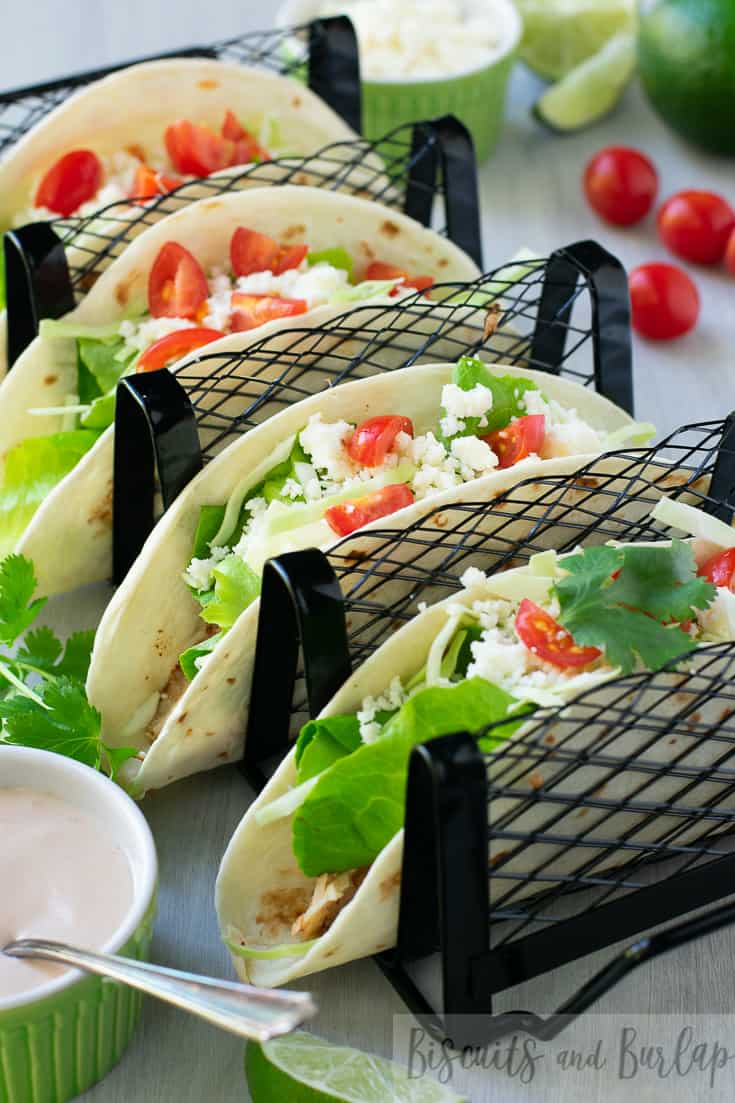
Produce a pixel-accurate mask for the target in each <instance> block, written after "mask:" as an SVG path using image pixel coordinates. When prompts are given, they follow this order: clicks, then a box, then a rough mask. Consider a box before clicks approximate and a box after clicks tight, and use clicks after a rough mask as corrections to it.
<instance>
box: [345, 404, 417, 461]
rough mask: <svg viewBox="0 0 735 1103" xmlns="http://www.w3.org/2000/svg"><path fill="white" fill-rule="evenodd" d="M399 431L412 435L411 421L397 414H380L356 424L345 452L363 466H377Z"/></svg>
mask: <svg viewBox="0 0 735 1103" xmlns="http://www.w3.org/2000/svg"><path fill="white" fill-rule="evenodd" d="M399 433H408V435H409V436H410V437H412V436H413V422H412V421H411V419H410V418H409V417H401V416H400V415H398V414H381V415H380V416H379V417H371V418H368V420H367V421H363V423H362V424H361V425H358V426H357V428H356V429H355V431H354V433H353V434H352V436H351V437H350V442H349V444H348V445H347V454H348V455H349V457H350V459H352V460H354V461H355V463H360V464H362V466H363V467H379V466H380V464H381V463H382V462H383V460H384V459H385V457H386V456H387V455H388V453H389V452H390V450H391V448H392V447H393V445H394V444H395V440H396V437H397V436H398V434H399Z"/></svg>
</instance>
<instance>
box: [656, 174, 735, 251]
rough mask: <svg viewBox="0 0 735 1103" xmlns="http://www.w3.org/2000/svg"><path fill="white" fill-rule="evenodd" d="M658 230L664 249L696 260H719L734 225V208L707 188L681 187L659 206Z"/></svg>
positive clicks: (734, 227)
mask: <svg viewBox="0 0 735 1103" xmlns="http://www.w3.org/2000/svg"><path fill="white" fill-rule="evenodd" d="M656 221H657V223H658V232H659V234H660V236H661V240H662V241H663V243H664V245H665V246H666V248H667V249H670V250H671V252H672V253H676V255H677V256H678V257H683V258H684V260H691V261H694V263H695V264H719V262H720V261H721V260H722V258H723V257H724V255H725V249H726V248H727V241H728V238H729V237H730V234H731V233H732V232H733V230H734V229H735V211H733V209H732V207H731V206H730V204H729V203H727V202H726V201H725V200H724V199H722V198H721V196H719V195H715V194H714V193H713V192H709V191H680V192H678V193H677V194H676V195H672V196H671V198H670V199H667V200H666V202H665V203H664V204H663V206H662V207H661V210H660V211H659V212H658V217H657V220H656Z"/></svg>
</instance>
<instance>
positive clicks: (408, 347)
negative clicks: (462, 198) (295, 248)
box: [113, 242, 633, 582]
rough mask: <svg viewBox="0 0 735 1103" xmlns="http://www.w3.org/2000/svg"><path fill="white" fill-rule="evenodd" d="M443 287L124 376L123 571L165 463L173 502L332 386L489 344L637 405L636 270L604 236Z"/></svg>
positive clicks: (118, 451)
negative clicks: (248, 441) (631, 310)
mask: <svg viewBox="0 0 735 1103" xmlns="http://www.w3.org/2000/svg"><path fill="white" fill-rule="evenodd" d="M436 294H437V298H436V299H432V300H428V299H425V298H424V297H423V296H422V295H421V294H420V293H416V294H414V295H410V296H407V297H406V298H401V299H397V300H396V301H395V304H391V305H386V304H385V303H383V304H371V303H369V302H367V303H364V304H361V305H359V306H357V307H355V308H354V309H352V310H350V311H349V312H346V313H345V314H343V315H340V316H339V317H337V318H334V319H332V320H331V321H329V322H328V323H327V324H326V325H324V326H319V327H315V328H306V327H303V326H294V327H292V328H288V329H285V330H283V331H281V332H279V333H277V334H273V335H271V336H270V337H267V338H261V339H260V340H255V341H254V342H253V343H252V344H251V345H249V346H248V347H247V348H245V349H244V350H243V351H242V352H240V353H237V354H229V355H219V356H218V355H216V354H215V355H211V354H210V355H209V356H207V355H202V356H200V357H197V358H196V359H195V360H194V361H192V362H191V363H190V364H189V365H187V366H186V367H184V368H182V369H179V370H178V371H177V373H176V377H175V378H174V377H173V376H172V375H171V373H170V372H168V371H167V370H165V369H164V370H163V371H161V372H152V373H146V374H143V375H134V376H129V377H127V378H125V379H123V380H121V382H120V384H119V385H118V399H117V410H116V421H115V461H114V496H113V549H114V554H113V560H114V579H115V581H116V582H120V581H121V580H122V579H123V578H124V576H125V574H126V572H127V570H128V568H129V566H130V565H131V563H132V562H133V560H134V559H135V557H136V556H137V554H138V552H139V551H140V548H141V547H142V545H143V543H144V541H145V539H146V537H147V536H148V533H149V532H150V530H151V529H152V527H153V523H154V509H153V501H154V486H153V477H152V474H153V472H157V476H158V486H159V487H160V491H161V496H162V499H163V505H164V508H165V507H167V506H168V505H169V504H170V503H171V502H172V501H173V500H174V498H175V497H176V495H177V494H178V493H180V491H181V490H182V489H183V487H184V486H185V485H186V483H187V482H188V481H189V479H191V478H192V477H193V476H194V475H195V474H196V473H197V472H198V471H199V470H200V469H201V467H202V465H203V464H205V463H207V462H208V461H209V460H210V459H212V458H213V457H214V456H215V455H217V454H218V453H219V452H221V451H222V449H223V448H224V447H225V446H226V445H228V444H230V443H232V442H233V441H234V440H237V439H238V438H239V437H240V436H241V434H242V433H243V432H246V431H247V430H248V429H251V428H253V427H254V426H256V425H258V424H260V423H261V422H262V421H264V420H265V419H266V418H267V417H270V416H272V415H273V414H275V413H277V412H279V411H280V410H282V409H284V408H286V407H288V406H290V405H291V404H293V403H294V402H298V401H300V400H301V399H303V398H306V397H308V396H310V395H312V394H316V393H318V392H319V391H320V390H323V389H324V387H325V385H327V386H330V387H331V386H335V385H336V384H338V383H342V382H344V381H346V380H351V379H360V378H364V377H365V376H370V375H375V374H377V373H379V372H383V371H389V370H392V369H395V368H404V367H408V366H411V365H414V364H428V363H437V362H441V361H446V362H453V361H456V360H457V359H458V358H459V357H460V356H463V355H465V354H467V353H470V354H472V353H478V354H480V355H482V356H483V357H484V358H486V359H487V360H489V361H499V362H502V363H509V364H514V365H517V366H520V367H530V368H536V369H538V370H541V371H548V372H553V373H555V374H562V375H564V376H566V377H568V378H570V379H573V380H576V381H577V382H580V383H583V384H586V385H589V386H596V388H597V390H598V391H600V392H601V393H602V394H604V395H606V396H607V397H608V398H610V399H611V400H612V401H615V402H617V403H618V404H619V405H622V406H624V407H625V408H626V409H631V408H632V401H633V399H632V374H631V347H630V330H629V327H628V326H627V324H615V325H610V324H609V321H608V319H609V318H615V319H618V322H621V321H622V322H623V323H625V322H627V317H628V314H627V311H628V299H627V280H626V276H625V271H624V269H623V268H622V266H621V265H620V263H619V262H618V261H617V260H616V259H615V258H614V257H612V256H611V255H610V254H609V253H607V252H606V251H605V250H604V249H602V247H601V246H599V245H597V244H596V243H594V242H580V243H577V244H575V245H571V246H569V247H567V248H565V249H561V250H559V251H558V252H557V253H555V254H554V255H553V256H552V257H551V258H547V259H542V260H536V261H534V260H529V261H526V262H524V264H523V266H522V267H521V268H520V269H519V267H518V266H513V265H511V266H504V267H503V268H501V269H497V270H496V271H495V272H491V273H489V274H488V275H485V276H483V277H481V278H480V279H478V280H476V281H474V282H472V283H454V284H441V285H439V286H438V287H437V288H436ZM488 316H490V319H491V321H492V325H491V327H490V328H488V325H487V323H488ZM545 357H548V359H544V358H545ZM186 423H188V426H187V425H186ZM182 442H183V443H182Z"/></svg>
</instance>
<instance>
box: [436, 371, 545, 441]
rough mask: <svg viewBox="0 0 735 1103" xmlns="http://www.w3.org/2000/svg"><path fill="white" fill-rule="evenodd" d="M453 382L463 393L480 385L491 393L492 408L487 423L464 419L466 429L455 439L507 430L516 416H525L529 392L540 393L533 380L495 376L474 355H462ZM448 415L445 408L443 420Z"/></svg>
mask: <svg viewBox="0 0 735 1103" xmlns="http://www.w3.org/2000/svg"><path fill="white" fill-rule="evenodd" d="M452 382H453V383H454V384H455V385H456V386H457V387H460V388H461V390H463V391H471V390H474V388H475V387H476V386H477V385H478V383H481V384H482V386H483V387H487V388H488V390H489V391H491V392H492V396H493V405H492V409H490V410H489V411H488V413H487V414H486V415H485V420H486V424H485V425H483V426H480V420H481V419H480V418H479V417H468V418H463V419H462V420H463V421H464V422H465V428H464V429H463V431H462V432H461V433H454V434H453V437H458V436H460V437H475V436H487V434H488V433H492V432H494V431H495V430H496V429H504V428H505V426H506V425H509V424H510V422H511V421H512V419H513V418H514V417H523V415H524V414H525V413H526V403H525V400H524V398H523V396H524V394H525V393H526V391H537V390H538V387H537V386H536V384H535V383H533V382H532V381H531V380H530V379H520V378H517V377H516V376H514V375H494V374H493V373H492V372H491V371H489V370H488V367H487V365H486V364H485V363H483V361H482V360H478V359H477V358H476V357H474V356H462V357H461V358H460V359H459V360H458V361H457V364H456V365H455V368H454V372H453V373H452ZM445 416H446V410H444V409H442V412H441V415H440V418H443V417H445Z"/></svg>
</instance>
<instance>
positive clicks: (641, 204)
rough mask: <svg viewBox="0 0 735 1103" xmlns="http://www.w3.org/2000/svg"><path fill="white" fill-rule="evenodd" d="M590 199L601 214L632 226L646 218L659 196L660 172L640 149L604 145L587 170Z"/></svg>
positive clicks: (619, 223)
mask: <svg viewBox="0 0 735 1103" xmlns="http://www.w3.org/2000/svg"><path fill="white" fill-rule="evenodd" d="M584 190H585V193H586V195H587V201H588V203H589V205H590V206H591V207H592V209H593V210H595V211H597V213H598V214H599V215H600V217H601V218H604V219H605V220H606V221H607V222H612V223H613V224H614V225H616V226H632V225H633V223H634V222H640V220H641V219H642V218H644V217H645V216H646V215H647V214H648V212H649V211H650V209H651V207H652V206H653V201H654V199H655V198H656V192H657V191H658V173H657V172H656V169H655V168H654V166H653V163H652V162H651V161H650V160H649V159H648V157H646V156H645V155H644V154H643V153H639V151H638V150H637V149H629V148H628V147H627V146H610V147H609V148H608V149H601V150H600V152H599V153H597V154H596V155H595V156H594V157H593V158H592V160H591V161H590V163H589V164H588V165H587V168H586V169H585V173H584Z"/></svg>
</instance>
